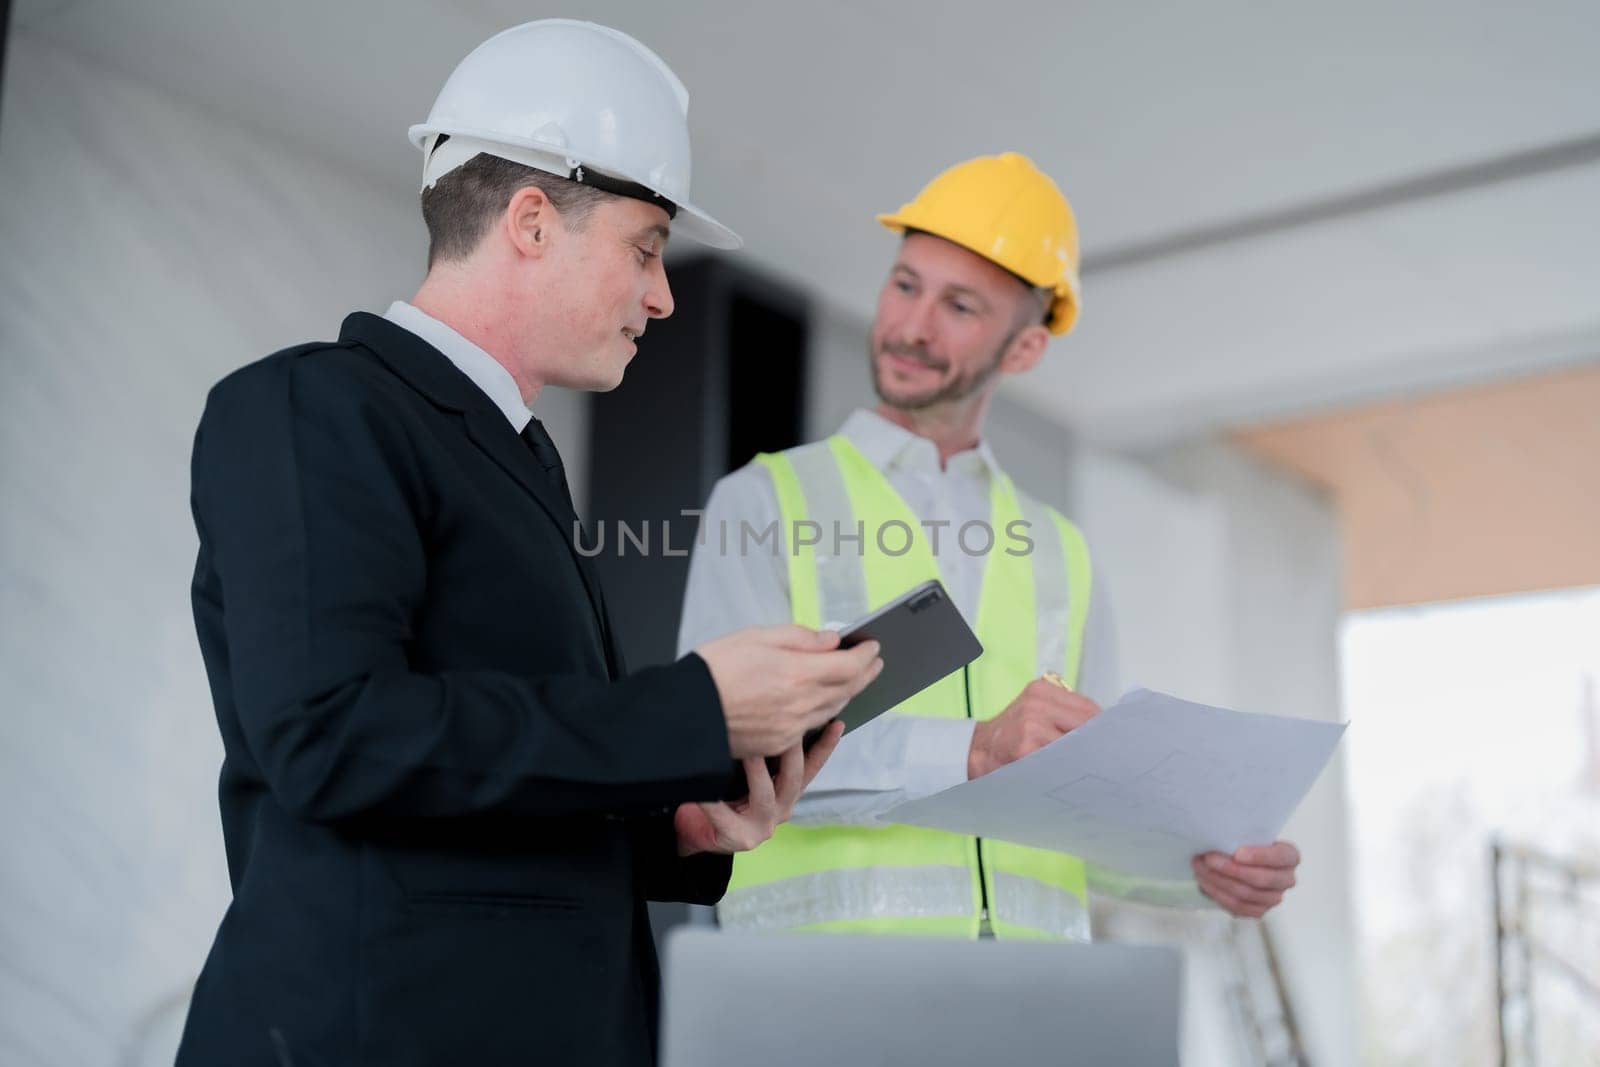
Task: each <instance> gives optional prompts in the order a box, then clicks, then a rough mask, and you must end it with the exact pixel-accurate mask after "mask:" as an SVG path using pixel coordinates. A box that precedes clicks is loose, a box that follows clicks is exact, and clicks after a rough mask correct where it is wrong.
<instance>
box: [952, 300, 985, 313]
mask: <svg viewBox="0 0 1600 1067" xmlns="http://www.w3.org/2000/svg"><path fill="white" fill-rule="evenodd" d="M950 307H951V309H952V310H954V311H955V313H956V314H957V315H971V314H974V313H975V312H976V311H977V310H978V309H977V308H975V307H973V306H972V305H971V304H968V303H967V302H966V301H964V300H952V301H950Z"/></svg>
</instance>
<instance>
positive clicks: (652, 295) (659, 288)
mask: <svg viewBox="0 0 1600 1067" xmlns="http://www.w3.org/2000/svg"><path fill="white" fill-rule="evenodd" d="M676 306H677V305H676V304H675V303H674V302H673V299H672V285H671V284H670V283H669V282H668V281H667V268H666V267H665V266H664V265H662V264H661V261H660V260H659V259H658V260H656V272H655V275H654V276H653V277H652V278H651V281H650V287H649V288H648V289H646V290H645V294H644V310H645V314H647V315H649V316H650V317H651V318H652V319H664V318H666V317H667V316H668V315H671V314H672V309H673V308H675V307H676Z"/></svg>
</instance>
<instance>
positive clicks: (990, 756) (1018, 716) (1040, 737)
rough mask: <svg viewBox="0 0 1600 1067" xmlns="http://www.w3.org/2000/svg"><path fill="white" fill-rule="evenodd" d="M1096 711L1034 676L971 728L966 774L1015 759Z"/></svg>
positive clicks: (1080, 697)
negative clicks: (999, 709)
mask: <svg viewBox="0 0 1600 1067" xmlns="http://www.w3.org/2000/svg"><path fill="white" fill-rule="evenodd" d="M1098 714H1100V705H1098V704H1096V703H1095V702H1094V701H1092V700H1090V699H1089V698H1088V697H1086V696H1084V695H1083V694H1082V693H1074V692H1073V691H1072V690H1070V689H1068V688H1066V687H1065V686H1062V685H1056V684H1055V683H1053V682H1048V681H1046V680H1045V679H1043V678H1035V679H1034V680H1033V681H1031V682H1029V683H1028V685H1027V687H1026V688H1024V689H1023V690H1022V692H1021V693H1020V694H1019V695H1018V696H1017V699H1015V700H1013V701H1012V702H1011V703H1010V704H1009V705H1008V706H1007V707H1006V710H1004V711H1002V712H1001V713H1000V714H998V715H996V716H995V717H994V718H992V719H989V720H988V721H986V722H980V723H979V724H978V725H977V728H976V729H974V730H973V731H972V747H971V748H970V749H969V750H968V751H967V777H968V778H977V777H980V776H981V775H985V774H988V773H989V772H990V771H992V770H995V769H996V768H998V767H1003V766H1005V765H1006V764H1008V763H1010V762H1011V761H1013V760H1019V759H1021V758H1022V757H1023V756H1026V755H1027V754H1028V753H1030V752H1033V751H1036V750H1038V749H1041V748H1043V747H1044V746H1045V745H1048V744H1049V743H1050V742H1052V741H1054V740H1055V739H1056V738H1058V737H1060V736H1061V735H1062V734H1064V733H1066V732H1067V731H1068V730H1075V729H1077V728H1078V727H1080V726H1082V725H1083V724H1084V723H1086V722H1088V721H1089V720H1090V719H1092V718H1094V717H1095V716H1096V715H1098Z"/></svg>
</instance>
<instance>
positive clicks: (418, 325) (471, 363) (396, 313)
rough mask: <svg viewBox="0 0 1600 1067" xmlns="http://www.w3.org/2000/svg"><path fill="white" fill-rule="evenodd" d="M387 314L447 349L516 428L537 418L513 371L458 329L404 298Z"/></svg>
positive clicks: (391, 318) (446, 352)
mask: <svg viewBox="0 0 1600 1067" xmlns="http://www.w3.org/2000/svg"><path fill="white" fill-rule="evenodd" d="M383 317H384V318H386V319H388V320H389V321H390V322H392V323H394V324H395V325H396V326H398V327H400V328H401V329H402V330H407V331H410V332H411V333H414V334H416V335H417V336H418V337H420V338H422V339H423V340H424V341H426V342H428V343H429V344H430V345H432V346H433V347H434V348H437V349H438V350H439V351H440V352H443V353H444V357H445V358H446V359H448V360H449V361H450V362H451V363H454V364H455V366H456V369H457V370H459V371H460V372H461V373H462V374H465V375H466V376H467V377H468V378H471V379H472V383H473V384H474V385H476V386H477V387H478V388H479V389H482V390H483V392H484V394H485V395H486V396H488V398H489V399H490V400H493V401H494V406H495V407H497V408H499V409H500V410H501V411H502V412H504V413H505V416H506V419H507V421H509V422H510V423H511V428H512V429H513V430H515V431H517V432H518V433H521V432H522V430H523V427H525V426H527V425H528V420H529V419H532V418H533V409H532V408H530V407H528V405H527V404H525V403H523V402H522V390H521V389H519V388H518V387H517V380H516V379H515V378H513V377H511V372H510V371H508V370H506V369H505V367H503V366H501V365H500V361H499V360H497V359H495V358H494V357H493V356H491V355H490V354H489V353H487V352H485V351H484V350H483V349H481V348H479V347H478V346H477V345H475V344H473V343H472V342H471V341H469V340H467V339H466V338H465V337H462V336H461V335H460V334H459V333H456V331H455V330H453V329H451V328H450V327H449V326H446V325H445V324H444V323H442V322H440V321H439V320H438V319H436V318H434V317H433V316H432V315H429V314H428V313H427V312H426V311H422V310H421V309H419V308H417V307H414V306H413V305H411V304H408V303H406V302H405V301H404V300H396V301H395V302H394V303H392V304H390V305H389V310H388V311H385V312H384V313H383Z"/></svg>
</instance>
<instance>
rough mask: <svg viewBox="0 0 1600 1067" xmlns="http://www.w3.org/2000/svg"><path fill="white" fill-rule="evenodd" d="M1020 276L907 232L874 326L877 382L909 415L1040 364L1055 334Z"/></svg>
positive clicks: (970, 395)
mask: <svg viewBox="0 0 1600 1067" xmlns="http://www.w3.org/2000/svg"><path fill="white" fill-rule="evenodd" d="M1039 311H1040V309H1039V304H1038V302H1037V300H1036V299H1035V298H1034V296H1033V294H1032V293H1030V292H1029V291H1028V289H1027V287H1026V286H1024V285H1023V284H1022V283H1021V282H1020V281H1019V280H1018V279H1017V278H1016V277H1015V276H1014V275H1012V274H1010V273H1008V272H1007V271H1005V270H1003V269H1001V268H1000V267H998V266H996V265H995V264H993V263H991V262H990V261H989V260H987V259H984V258H983V257H982V256H980V255H977V254H976V253H973V252H969V251H967V250H966V249H965V248H962V247H961V246H959V245H955V244H952V243H950V242H949V241H946V240H943V239H942V238H938V237H934V236H932V235H930V234H925V233H908V234H907V235H906V237H905V240H904V241H902V242H901V245H900V254H899V256H898V257H897V258H896V259H895V263H894V266H893V267H892V268H890V270H889V277H888V279H887V280H886V281H885V282H884V286H883V290H882V292H880V293H879V294H878V311H877V315H876V317H875V318H874V320H873V324H872V350H871V357H872V382H873V387H874V388H875V389H876V390H877V393H878V397H879V398H880V399H881V400H882V401H883V402H884V403H885V404H888V405H889V406H890V407H893V408H898V409H900V410H902V411H908V412H913V411H924V410H927V409H929V408H934V407H939V406H946V405H958V404H960V403H962V402H963V401H969V400H972V399H974V398H977V397H980V396H981V395H982V394H983V393H984V391H985V389H986V387H988V386H989V385H990V383H991V382H992V380H993V379H994V377H995V375H996V374H997V373H1000V372H1006V373H1012V372H1015V371H1017V370H1025V369H1026V368H1027V367H1030V366H1032V365H1033V363H1034V362H1035V361H1036V360H1037V358H1038V354H1039V353H1040V352H1042V351H1043V347H1044V343H1045V340H1046V339H1047V338H1048V333H1047V332H1046V331H1045V330H1044V328H1043V327H1042V326H1039V325H1038V322H1039Z"/></svg>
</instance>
